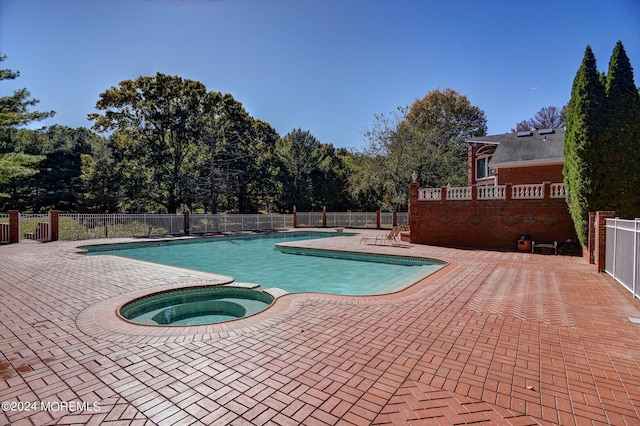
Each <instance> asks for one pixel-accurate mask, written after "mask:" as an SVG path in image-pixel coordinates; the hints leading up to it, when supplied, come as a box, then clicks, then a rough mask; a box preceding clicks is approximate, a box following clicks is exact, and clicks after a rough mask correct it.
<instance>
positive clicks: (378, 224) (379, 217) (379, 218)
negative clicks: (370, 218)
mask: <svg viewBox="0 0 640 426" xmlns="http://www.w3.org/2000/svg"><path fill="white" fill-rule="evenodd" d="M380 228H382V213H381V212H380V210H376V229H380Z"/></svg>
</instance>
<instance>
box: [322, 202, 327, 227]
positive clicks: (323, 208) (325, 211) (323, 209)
mask: <svg viewBox="0 0 640 426" xmlns="http://www.w3.org/2000/svg"><path fill="white" fill-rule="evenodd" d="M322 227H323V228H326V227H327V208H326V207H322Z"/></svg>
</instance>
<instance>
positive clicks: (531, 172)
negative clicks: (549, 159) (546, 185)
mask: <svg viewBox="0 0 640 426" xmlns="http://www.w3.org/2000/svg"><path fill="white" fill-rule="evenodd" d="M562 168H563V165H562V164H555V165H546V166H528V167H517V168H516V167H513V168H500V169H498V172H497V173H496V176H497V178H498V183H497V184H498V185H504V184H507V183H511V184H513V185H522V184H527V183H540V182H562V181H563V179H564V177H563V175H562Z"/></svg>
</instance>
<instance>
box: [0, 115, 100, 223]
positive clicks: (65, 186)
mask: <svg viewBox="0 0 640 426" xmlns="http://www.w3.org/2000/svg"><path fill="white" fill-rule="evenodd" d="M98 139H99V138H98V137H97V136H96V135H95V134H93V133H92V132H90V131H89V130H87V129H83V128H79V129H71V128H69V127H65V126H58V125H55V126H51V127H49V128H46V129H41V130H27V129H22V130H19V131H17V132H15V134H14V137H13V143H14V145H15V149H16V150H18V151H19V152H21V153H22V154H21V155H27V156H28V157H32V158H33V157H35V158H38V159H39V162H38V163H37V165H34V166H33V167H34V169H35V170H34V171H35V173H27V174H25V175H23V176H20V177H17V176H14V178H13V179H12V180H11V182H8V183H6V184H5V185H3V186H2V192H3V193H4V194H3V196H2V199H1V201H0V202H1V203H2V205H3V206H4V208H5V209H6V208H18V209H21V210H27V211H33V212H44V211H48V210H49V209H57V210H62V211H77V210H79V209H81V208H82V206H81V203H82V193H83V183H82V181H81V179H80V175H81V158H82V155H83V154H87V153H89V152H90V150H91V145H92V144H94V143H96V140H98Z"/></svg>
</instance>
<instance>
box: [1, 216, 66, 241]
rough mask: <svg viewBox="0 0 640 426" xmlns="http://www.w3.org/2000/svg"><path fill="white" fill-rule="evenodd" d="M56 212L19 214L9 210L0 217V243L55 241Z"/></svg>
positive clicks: (56, 235) (56, 236)
mask: <svg viewBox="0 0 640 426" xmlns="http://www.w3.org/2000/svg"><path fill="white" fill-rule="evenodd" d="M57 214H58V212H56V211H51V212H49V213H48V214H21V213H20V212H19V211H17V210H11V211H10V212H9V213H8V214H2V215H0V243H18V242H20V240H35V241H51V240H52V239H57V238H58V234H57V226H52V223H54V222H57Z"/></svg>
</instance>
